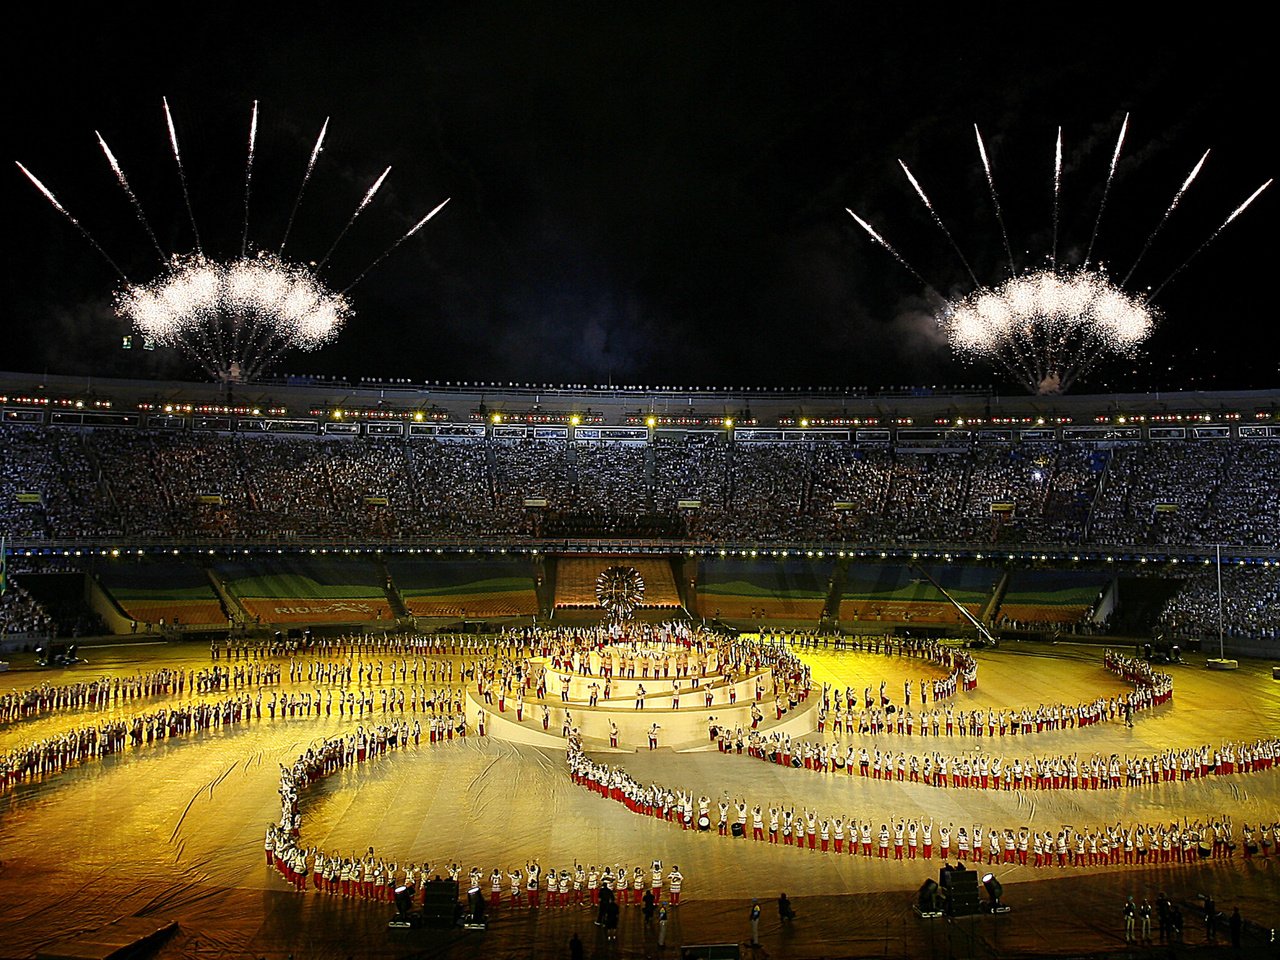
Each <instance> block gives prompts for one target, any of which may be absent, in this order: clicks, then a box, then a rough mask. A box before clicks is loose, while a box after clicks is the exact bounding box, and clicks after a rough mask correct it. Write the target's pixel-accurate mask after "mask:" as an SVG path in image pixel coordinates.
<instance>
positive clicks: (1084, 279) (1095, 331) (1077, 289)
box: [847, 114, 1271, 393]
mask: <svg viewBox="0 0 1280 960" xmlns="http://www.w3.org/2000/svg"><path fill="white" fill-rule="evenodd" d="M973 129H974V136H975V138H976V140H977V147H978V157H979V159H980V160H981V162H982V169H983V174H984V176H985V179H986V182H987V188H988V190H989V192H990V195H991V203H992V206H993V208H994V211H995V217H996V221H997V223H998V225H999V227H1000V235H1001V239H1002V241H1003V243H1004V252H1005V255H1006V256H1007V257H1008V273H1009V275H1008V278H1007V279H1005V280H1003V281H1001V282H999V283H997V284H994V285H991V286H985V285H983V284H981V283H980V282H979V281H978V279H977V277H976V276H975V275H974V273H973V271H972V269H970V267H969V261H968V260H967V259H966V258H965V256H964V253H963V252H962V251H961V249H960V246H959V245H958V244H957V243H956V241H955V239H954V237H953V236H952V234H951V231H950V230H948V229H947V226H946V224H945V223H944V222H943V220H942V218H941V216H940V215H939V214H938V212H937V210H936V209H935V207H934V205H933V204H932V203H931V202H930V200H929V198H928V196H927V195H926V194H925V192H924V188H923V187H922V186H921V185H920V182H919V181H918V180H917V179H916V177H915V176H914V175H913V174H912V172H911V171H910V170H909V169H908V168H907V165H906V164H905V163H903V162H902V161H901V160H899V161H898V163H899V165H900V166H901V167H902V170H903V172H904V173H905V174H906V176H907V180H908V181H909V182H910V184H911V187H912V189H913V190H914V191H915V194H916V196H918V197H919V198H920V202H921V203H923V204H924V206H925V208H926V209H927V210H928V212H929V215H930V217H931V218H932V220H933V222H934V224H935V225H936V226H937V227H938V229H939V230H941V232H942V234H943V235H944V236H945V237H946V239H947V241H948V242H949V243H950V245H951V246H952V248H953V249H954V250H955V252H956V253H957V254H958V255H959V257H960V259H961V262H962V263H963V264H964V266H965V270H966V272H968V274H969V277H970V279H971V280H973V283H974V289H973V290H972V291H970V292H969V293H968V294H965V295H962V296H959V297H946V296H943V295H941V294H939V295H938V296H939V300H940V301H941V306H940V308H939V309H938V310H937V311H936V313H935V319H936V320H937V322H938V324H939V326H940V327H941V328H942V330H943V332H944V333H945V334H946V336H947V339H948V341H949V342H950V344H951V346H952V349H954V350H955V351H956V352H957V353H958V354H960V355H961V356H963V357H966V358H970V359H975V360H982V361H986V362H989V363H991V364H993V365H994V366H996V367H998V368H1000V369H1002V370H1003V371H1004V372H1005V373H1006V374H1008V375H1009V376H1010V377H1011V378H1012V379H1014V380H1016V381H1017V382H1018V383H1020V384H1021V385H1022V386H1024V387H1026V389H1027V390H1028V391H1030V392H1031V393H1058V392H1061V391H1064V390H1068V389H1070V388H1071V386H1072V384H1074V383H1075V382H1076V381H1077V380H1079V379H1080V378H1081V377H1083V376H1085V375H1087V374H1088V373H1089V371H1090V370H1091V369H1092V368H1093V367H1094V365H1095V364H1097V363H1098V362H1099V361H1100V360H1102V359H1103V358H1104V357H1106V356H1108V355H1113V356H1131V355H1132V354H1134V353H1135V352H1136V351H1137V349H1138V348H1139V347H1140V346H1141V345H1142V344H1143V343H1144V342H1145V341H1146V340H1147V338H1148V337H1150V336H1151V333H1152V331H1153V330H1154V329H1155V325H1156V322H1157V319H1158V316H1159V315H1158V312H1157V311H1156V309H1155V308H1154V306H1153V305H1152V300H1153V299H1154V298H1155V297H1156V296H1157V295H1158V294H1159V293H1160V291H1162V290H1163V289H1164V288H1165V286H1166V285H1167V284H1168V283H1169V282H1170V281H1171V280H1173V278H1174V277H1176V276H1177V275H1178V274H1180V273H1181V272H1182V271H1183V270H1184V269H1186V267H1187V265H1188V264H1190V263H1191V261H1192V260H1194V259H1195V257H1196V256H1198V255H1199V254H1200V252H1201V251H1203V250H1204V249H1205V247H1207V246H1208V245H1209V244H1211V243H1212V242H1213V241H1214V240H1216V239H1217V238H1218V235H1219V234H1221V233H1222V231H1223V230H1224V229H1226V227H1227V226H1228V225H1229V224H1230V223H1231V222H1232V221H1233V220H1235V219H1236V217H1238V216H1240V214H1242V213H1243V212H1244V211H1245V209H1246V208H1247V207H1248V206H1249V205H1250V204H1251V203H1253V201H1254V200H1256V199H1257V198H1258V196H1259V195H1260V194H1261V193H1262V192H1263V191H1264V190H1266V189H1267V187H1269V186H1270V185H1271V181H1270V180H1268V181H1267V182H1266V183H1264V184H1262V186H1260V187H1259V188H1258V189H1257V190H1255V191H1254V192H1253V193H1252V194H1250V196H1249V197H1248V198H1247V199H1246V200H1245V201H1244V202H1243V203H1242V204H1240V205H1239V206H1238V207H1236V208H1235V210H1233V211H1232V213H1231V214H1230V215H1229V216H1228V217H1227V218H1226V219H1225V220H1224V221H1223V222H1222V224H1221V225H1220V226H1219V227H1218V228H1217V229H1216V230H1215V231H1213V233H1212V234H1210V236H1209V237H1208V239H1206V240H1205V241H1204V242H1203V243H1201V244H1200V246H1199V247H1197V248H1196V249H1195V251H1194V252H1193V253H1192V254H1191V256H1189V257H1187V258H1186V259H1185V260H1184V261H1183V262H1182V263H1181V265H1180V266H1178V268H1177V269H1176V270H1174V271H1173V272H1172V273H1171V274H1169V276H1168V277H1167V278H1166V279H1165V280H1164V281H1163V282H1162V283H1160V284H1158V285H1156V286H1155V287H1154V288H1149V291H1150V292H1146V293H1141V294H1139V293H1133V292H1130V291H1128V290H1126V289H1125V285H1126V284H1127V283H1128V281H1129V279H1130V277H1132V276H1133V273H1134V270H1136V269H1137V266H1138V264H1139V263H1140V262H1141V261H1142V259H1143V257H1145V256H1146V254H1147V252H1148V250H1150V248H1151V245H1152V243H1153V242H1154V241H1155V239H1156V236H1157V234H1159V233H1160V231H1161V229H1162V228H1163V227H1164V225H1165V224H1166V223H1167V222H1168V220H1169V217H1170V216H1171V215H1172V214H1173V212H1174V210H1175V209H1177V207H1178V204H1179V203H1180V202H1181V201H1182V198H1183V195H1184V194H1185V193H1186V192H1187V188H1188V187H1190V186H1191V183H1192V181H1193V180H1195V178H1196V177H1197V176H1198V175H1199V173H1200V170H1201V168H1202V167H1203V166H1204V163H1205V160H1206V159H1207V158H1208V156H1209V153H1208V151H1205V153H1204V155H1203V156H1201V158H1200V160H1199V161H1198V162H1197V163H1196V165H1195V166H1194V168H1192V170H1191V173H1190V174H1189V175H1188V176H1187V178H1186V179H1185V180H1184V181H1183V183H1182V185H1181V186H1180V187H1179V188H1178V190H1177V192H1176V193H1175V194H1174V197H1173V200H1172V202H1171V203H1170V204H1169V207H1168V209H1167V210H1165V212H1164V216H1163V217H1161V219H1160V221H1159V222H1158V223H1157V224H1156V226H1155V228H1154V229H1153V230H1152V231H1151V233H1150V234H1149V235H1148V236H1147V239H1146V242H1145V243H1144V244H1143V246H1142V249H1141V251H1140V252H1139V254H1138V257H1137V259H1136V260H1135V261H1134V263H1133V266H1132V267H1130V268H1129V271H1128V272H1127V273H1126V274H1125V277H1124V280H1122V281H1120V282H1119V283H1117V282H1115V281H1113V280H1112V279H1111V278H1110V276H1109V275H1108V274H1107V272H1106V270H1105V269H1104V268H1103V267H1102V266H1101V265H1100V264H1097V263H1095V262H1094V261H1093V249H1094V245H1095V243H1096V242H1097V239H1098V234H1099V231H1100V229H1101V226H1102V214H1103V212H1104V210H1105V209H1106V203H1107V198H1108V197H1109V196H1110V193H1111V186H1112V181H1113V180H1114V179H1115V174H1116V167H1117V166H1118V164H1119V162H1120V155H1121V152H1122V149H1123V147H1124V141H1125V136H1126V134H1127V133H1128V130H1129V116H1128V115H1127V114H1126V115H1125V118H1124V122H1123V123H1122V124H1121V125H1120V132H1119V135H1118V136H1117V137H1116V144H1115V149H1114V150H1113V151H1112V154H1111V163H1110V165H1109V167H1108V169H1107V176H1106V180H1105V182H1104V185H1103V189H1102V199H1101V201H1100V202H1099V204H1098V212H1097V216H1096V217H1095V218H1094V221H1093V230H1092V233H1091V235H1090V237H1089V245H1088V250H1087V252H1086V253H1085V258H1084V263H1083V265H1081V266H1069V265H1063V264H1061V263H1060V262H1059V256H1058V211H1059V198H1060V195H1061V190H1062V128H1061V127H1059V128H1058V134H1057V139H1056V142H1055V144H1054V159H1053V184H1052V193H1053V206H1052V210H1053V217H1052V238H1053V239H1052V246H1051V248H1050V250H1049V251H1048V254H1047V256H1046V258H1045V259H1046V261H1047V263H1048V266H1045V267H1034V268H1028V269H1024V270H1019V268H1018V265H1017V263H1016V262H1015V260H1014V256H1013V248H1012V245H1011V243H1010V242H1009V234H1008V231H1007V230H1006V229H1005V222H1004V214H1003V211H1002V209H1001V206H1000V198H999V194H998V193H997V191H996V182H995V175H994V173H993V172H992V165H991V159H990V157H989V156H988V154H987V149H986V144H985V143H984V142H983V139H982V133H981V131H980V130H979V129H978V127H977V126H976V125H975V126H974V128H973ZM847 212H848V213H849V215H850V216H852V217H853V219H854V220H856V221H857V223H858V225H859V226H860V227H862V229H863V230H864V231H866V233H867V235H868V236H869V237H870V238H871V239H872V241H874V242H875V243H876V244H878V245H879V246H881V247H883V248H884V249H885V250H886V251H888V253H889V254H890V256H892V257H893V258H894V259H895V260H896V261H897V262H898V263H899V264H900V265H901V266H902V267H904V268H905V269H906V270H907V271H909V272H910V273H911V274H912V276H914V277H915V278H916V279H917V280H919V281H920V282H921V283H922V284H924V285H925V286H926V287H929V288H930V289H931V290H934V291H935V292H936V289H937V288H936V287H934V286H933V285H931V284H929V283H928V282H927V281H926V280H925V279H924V278H923V276H922V275H921V274H920V272H919V271H918V270H917V269H916V268H915V267H914V266H912V264H911V263H910V262H908V261H907V260H906V258H905V257H904V256H903V255H902V254H901V253H900V252H899V251H898V249H897V248H896V247H894V246H893V245H892V244H890V243H889V241H888V240H886V239H885V238H884V237H883V236H882V235H881V234H880V233H879V232H878V231H877V230H876V229H875V227H873V226H872V225H871V224H870V223H869V222H867V221H866V220H864V219H863V218H862V217H859V216H858V215H857V214H856V213H854V212H853V211H852V210H847Z"/></svg>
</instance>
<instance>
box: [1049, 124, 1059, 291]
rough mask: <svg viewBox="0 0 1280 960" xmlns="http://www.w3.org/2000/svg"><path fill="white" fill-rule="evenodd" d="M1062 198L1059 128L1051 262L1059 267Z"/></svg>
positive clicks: (1055, 163)
mask: <svg viewBox="0 0 1280 960" xmlns="http://www.w3.org/2000/svg"><path fill="white" fill-rule="evenodd" d="M1061 196H1062V128H1061V127H1059V128H1058V142H1057V145H1056V146H1055V147H1054V148H1053V250H1052V251H1051V253H1050V258H1049V259H1050V261H1051V262H1052V263H1053V265H1054V266H1055V267H1056V266H1057V265H1058V201H1059V199H1060V198H1061Z"/></svg>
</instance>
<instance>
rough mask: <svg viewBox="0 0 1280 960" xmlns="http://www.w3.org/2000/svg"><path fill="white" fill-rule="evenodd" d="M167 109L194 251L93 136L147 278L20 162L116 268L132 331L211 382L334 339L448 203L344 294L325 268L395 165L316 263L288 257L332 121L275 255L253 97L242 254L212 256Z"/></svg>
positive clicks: (253, 372)
mask: <svg viewBox="0 0 1280 960" xmlns="http://www.w3.org/2000/svg"><path fill="white" fill-rule="evenodd" d="M163 106H164V116H165V126H166V128H167V130H168V134H169V145H170V147H171V149H172V151H173V159H174V163H175V164H176V166H177V168H178V179H179V182H180V184H181V187H182V198H183V202H184V204H185V207H186V212H187V216H188V217H189V218H190V221H191V230H192V236H193V238H194V241H195V249H194V251H192V252H189V253H182V252H172V253H166V252H165V251H164V249H163V248H162V247H161V246H160V243H159V241H158V240H157V238H156V235H155V233H154V231H153V230H152V229H151V225H150V221H149V220H148V219H147V216H146V213H145V212H144V210H143V207H142V203H141V201H140V200H139V199H138V197H137V195H136V194H135V193H134V190H133V188H132V186H131V185H130V183H129V180H128V178H127V177H126V176H125V173H124V169H123V167H122V166H121V164H120V162H119V160H118V159H117V158H116V156H115V154H114V153H113V152H112V151H111V148H110V147H108V146H107V142H106V140H105V139H104V138H103V137H102V135H101V134H98V135H97V139H98V144H99V146H100V147H101V150H102V153H103V155H104V156H105V157H106V159H107V163H108V165H109V166H110V167H111V171H112V173H113V174H114V175H115V178H116V181H117V183H119V184H120V188H121V189H122V190H123V191H124V193H125V195H126V197H127V198H128V199H129V202H130V204H131V205H132V207H133V209H134V211H135V213H136V214H137V217H138V220H139V222H140V223H141V224H142V226H143V228H144V229H145V231H146V233H147V237H148V239H149V240H150V241H151V243H152V245H153V246H154V247H155V249H156V252H157V253H158V254H159V256H160V262H161V270H160V273H159V274H158V275H157V276H155V277H153V278H152V279H150V280H145V281H134V280H132V279H130V278H129V277H128V276H126V274H125V273H124V271H123V270H121V269H120V267H119V266H117V264H116V262H115V261H114V260H112V259H111V257H110V256H109V255H108V254H107V252H106V251H105V250H104V249H103V248H102V247H101V245H99V243H98V241H97V240H96V239H94V237H93V235H92V234H91V233H90V232H89V230H88V229H87V228H86V227H85V226H84V225H83V224H82V223H81V222H80V221H79V220H77V219H76V218H75V217H74V216H73V215H72V214H71V212H70V211H68V210H67V208H66V207H64V206H63V205H62V203H61V202H59V200H58V199H57V197H56V196H54V194H53V191H52V190H50V189H49V188H48V187H46V186H45V185H44V184H43V183H42V182H41V181H40V180H39V179H37V177H36V176H35V174H33V173H31V171H29V170H28V169H27V168H26V167H24V166H23V165H22V164H21V163H19V164H18V169H19V170H21V171H22V173H23V174H24V175H25V176H26V177H27V179H28V180H30V181H31V183H32V185H33V186H35V188H36V189H37V190H38V191H39V192H40V193H41V194H42V195H43V196H44V197H45V199H47V200H48V201H49V203H50V204H52V206H53V208H54V209H55V210H57V211H58V213H60V214H62V216H63V217H65V218H66V219H67V221H68V222H69V223H71V225H72V226H74V227H75V228H76V229H77V230H78V231H79V232H80V233H81V235H82V236H84V238H85V239H86V240H87V241H88V242H89V243H90V244H91V245H92V246H93V248H94V249H95V250H96V251H97V252H98V253H100V254H101V255H102V257H103V258H104V259H105V260H106V261H107V262H108V263H109V264H110V265H111V267H112V268H113V269H114V270H115V271H116V273H117V274H119V276H120V279H121V281H122V286H121V288H120V289H119V290H118V291H117V293H116V298H115V301H116V311H117V313H118V314H119V315H120V316H122V317H124V318H126V319H128V320H129V321H130V322H131V323H132V324H133V327H134V329H135V330H136V331H137V332H138V333H139V334H141V335H142V336H143V337H145V338H146V339H147V340H149V341H151V342H153V343H157V344H161V345H165V346H171V347H174V348H176V349H177V350H178V351H180V352H181V353H183V354H184V355H186V356H187V357H189V358H190V359H191V360H192V361H194V362H195V363H197V364H198V365H199V366H200V367H201V368H202V369H203V370H204V371H205V372H206V373H207V374H209V375H210V376H211V377H213V378H214V379H217V380H223V381H233V380H252V379H255V378H257V377H259V376H261V375H263V374H264V373H265V372H266V371H267V370H268V368H269V367H270V366H271V364H272V363H273V362H274V361H275V360H277V359H278V358H279V357H280V356H281V355H282V354H284V353H285V352H287V351H289V350H315V349H317V348H319V347H321V346H324V345H325V344H326V343H329V342H330V341H332V340H333V339H334V338H335V337H336V336H337V335H338V333H339V331H340V330H341V329H342V327H343V325H344V324H345V323H346V322H347V321H348V320H349V319H350V318H351V316H352V308H351V303H350V301H349V300H348V298H347V292H348V291H349V290H350V289H351V288H352V287H354V286H355V285H356V284H358V283H359V282H360V281H361V280H363V279H364V277H365V275H366V274H367V273H368V272H369V271H370V270H372V269H373V268H374V267H375V266H377V265H378V264H379V263H381V262H382V261H383V260H384V259H386V257H387V256H389V255H390V254H391V253H392V252H394V251H395V250H396V249H397V248H399V246H400V245H401V244H402V243H404V242H405V241H406V240H408V239H409V238H410V237H412V236H414V234H416V233H417V232H418V231H419V230H421V229H422V227H423V226H425V225H426V223H427V221H428V220H430V219H431V218H432V217H434V216H435V215H436V214H437V213H439V212H440V210H441V209H442V208H443V207H444V205H445V204H446V203H448V202H449V201H448V200H447V199H446V200H445V201H444V202H442V203H440V204H438V205H437V206H436V207H435V208H434V209H433V210H431V212H430V213H428V214H427V215H426V216H425V217H423V218H421V219H420V220H418V221H417V222H416V223H415V224H414V225H413V226H412V227H410V228H409V230H408V231H407V232H406V233H404V234H403V235H402V236H401V237H400V238H399V239H398V240H396V241H395V243H393V244H391V246H389V247H387V248H386V249H385V250H383V251H382V252H381V253H379V254H378V255H377V256H376V257H374V258H373V259H372V260H371V261H370V262H369V264H368V266H366V267H365V268H364V269H363V270H362V271H360V273H359V274H358V275H357V276H356V278H355V280H353V281H351V282H350V283H348V284H347V285H346V286H345V287H344V288H343V289H342V290H341V291H340V292H339V291H336V290H334V289H332V288H331V287H330V285H329V284H328V283H327V282H326V281H325V280H323V279H322V278H321V271H322V270H323V268H324V266H325V263H326V262H327V261H328V259H329V256H330V255H331V254H332V253H333V251H334V249H335V248H336V247H337V245H338V243H339V242H340V241H341V240H342V239H343V237H345V236H346V235H347V232H348V231H349V230H350V229H351V226H352V224H354V223H355V221H356V218H357V217H359V216H360V215H361V214H362V213H363V212H364V211H365V209H366V208H367V207H368V206H369V205H370V203H371V202H372V201H373V199H374V196H375V195H376V194H377V192H378V190H379V188H380V187H381V186H382V184H383V182H384V181H385V180H386V179H387V176H388V175H389V174H390V172H391V168H390V167H387V168H386V170H384V171H383V172H382V174H381V176H379V177H378V178H377V180H375V181H374V183H373V185H372V186H370V187H369V189H368V190H367V191H366V192H365V194H364V196H363V197H362V198H361V199H360V202H359V203H358V205H357V206H356V208H355V211H354V212H353V213H352V214H351V216H350V217H349V218H348V220H347V222H346V224H345V226H343V228H342V230H341V231H340V232H339V233H338V236H337V238H336V239H335V240H334V241H333V243H332V244H330V246H329V249H328V253H326V254H325V255H324V257H323V258H322V259H321V260H320V261H319V262H318V263H305V264H304V263H299V262H292V261H289V260H286V259H284V257H283V250H284V244H285V242H286V241H287V240H288V236H289V231H290V229H291V228H292V226H293V220H294V216H295V215H296V214H297V211H298V207H299V205H300V204H301V203H302V195H303V193H304V192H305V190H306V187H307V183H308V182H309V181H310V179H311V174H312V171H313V170H314V169H315V166H316V161H317V159H318V158H319V156H320V153H321V149H322V147H323V144H324V139H325V134H326V132H327V131H328V129H329V121H328V119H327V118H326V119H325V122H324V125H323V126H322V127H321V128H320V135H319V137H317V139H316V143H315V146H314V147H313V148H312V150H311V155H310V158H309V159H308V161H307V166H306V170H305V172H304V174H303V177H302V184H301V186H300V187H299V189H298V193H297V198H296V199H295V200H294V204H293V208H292V211H291V212H290V215H289V219H288V222H287V224H286V227H285V233H284V237H283V238H282V240H281V242H280V245H279V248H278V251H279V252H277V253H275V254H272V253H267V252H265V251H262V250H260V251H257V252H254V251H252V250H251V242H250V237H249V201H250V195H251V187H252V183H253V168H254V158H255V153H256V150H257V142H258V101H256V100H255V101H254V102H253V111H252V114H251V116H250V120H249V149H248V156H247V159H246V161H245V174H244V226H243V231H242V234H241V238H240V245H239V255H238V256H236V257H233V258H231V259H218V258H215V257H213V256H211V255H207V254H206V253H205V252H204V250H203V247H202V245H201V242H200V231H199V228H198V226H197V224H196V216H195V212H194V208H193V206H192V204H191V194H190V191H189V189H188V186H187V176H186V170H185V168H184V166H183V159H182V153H181V151H180V150H179V148H178V129H177V124H176V123H175V122H174V119H173V113H172V112H171V111H170V109H169V102H168V100H167V99H166V100H164V101H163Z"/></svg>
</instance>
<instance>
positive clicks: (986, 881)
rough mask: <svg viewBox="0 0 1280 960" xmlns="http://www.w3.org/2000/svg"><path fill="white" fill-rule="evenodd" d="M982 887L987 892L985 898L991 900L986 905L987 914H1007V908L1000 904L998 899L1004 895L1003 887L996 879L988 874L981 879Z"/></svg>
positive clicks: (993, 875) (991, 874)
mask: <svg viewBox="0 0 1280 960" xmlns="http://www.w3.org/2000/svg"><path fill="white" fill-rule="evenodd" d="M982 886H983V888H984V889H985V890H986V891H987V896H988V897H990V898H991V900H990V902H989V903H988V904H987V911H988V912H989V913H1008V912H1009V908H1008V907H1006V906H1005V905H1004V904H1003V903H1001V902H1000V898H1001V897H1002V896H1003V895H1004V885H1003V884H1001V883H1000V881H999V880H997V879H996V875H995V874H994V873H988V874H986V875H985V876H983V878H982Z"/></svg>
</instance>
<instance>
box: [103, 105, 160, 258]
mask: <svg viewBox="0 0 1280 960" xmlns="http://www.w3.org/2000/svg"><path fill="white" fill-rule="evenodd" d="M93 135H94V136H95V137H97V138H98V145H99V146H100V147H102V152H103V153H104V154H106V157H107V163H109V164H111V170H112V172H113V173H115V175H116V180H118V181H119V182H120V188H121V189H122V190H124V193H125V196H127V197H128V198H129V202H130V203H131V204H133V209H134V211H135V212H136V213H137V214H138V222H139V223H141V224H142V229H144V230H146V231H147V236H148V237H150V238H151V244H152V246H154V247H155V248H156V253H157V254H158V255H159V257H160V262H161V263H162V264H163V263H165V262H166V259H167V258H166V257H165V254H164V251H163V250H161V249H160V241H159V240H157V239H156V235H155V232H154V231H153V230H152V229H151V224H150V223H149V222H148V221H147V215H146V214H145V213H144V212H143V210H142V204H141V203H140V202H139V200H138V197H137V194H135V193H134V192H133V187H131V186H129V179H128V178H127V177H126V176H125V175H124V170H123V169H121V167H120V163H119V162H118V161H117V160H116V156H115V154H114V153H112V152H111V148H110V147H108V146H107V141H106V140H103V139H102V134H101V133H99V132H98V131H97V130H95V131H93Z"/></svg>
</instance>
